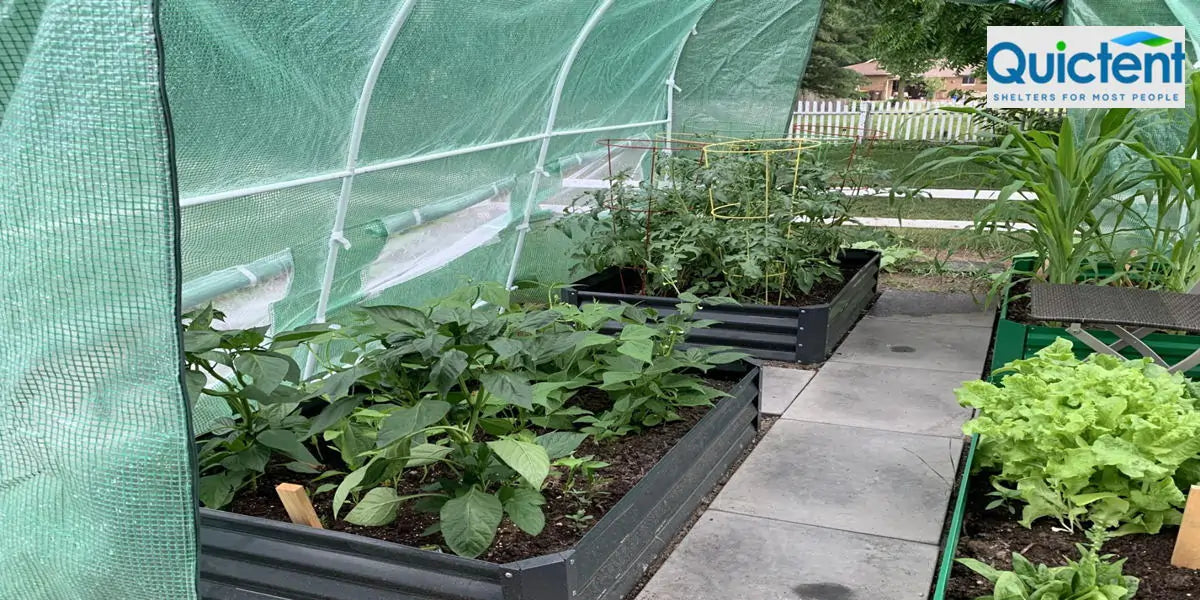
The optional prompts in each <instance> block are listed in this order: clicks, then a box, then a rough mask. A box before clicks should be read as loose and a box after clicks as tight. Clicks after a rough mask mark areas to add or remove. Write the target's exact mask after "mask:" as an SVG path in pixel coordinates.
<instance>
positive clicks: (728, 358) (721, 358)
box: [705, 350, 750, 365]
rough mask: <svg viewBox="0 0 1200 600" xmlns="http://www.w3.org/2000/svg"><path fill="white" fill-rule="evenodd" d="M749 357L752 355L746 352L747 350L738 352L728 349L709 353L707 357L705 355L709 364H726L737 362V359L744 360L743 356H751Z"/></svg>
mask: <svg viewBox="0 0 1200 600" xmlns="http://www.w3.org/2000/svg"><path fill="white" fill-rule="evenodd" d="M749 357H750V355H749V354H746V353H745V352H738V351H736V350H727V351H723V352H714V353H712V354H709V355H708V356H707V357H705V362H707V363H709V364H713V365H724V364H728V363H731V362H736V361H739V360H742V359H743V358H749Z"/></svg>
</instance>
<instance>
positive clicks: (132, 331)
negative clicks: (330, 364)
mask: <svg viewBox="0 0 1200 600" xmlns="http://www.w3.org/2000/svg"><path fill="white" fill-rule="evenodd" d="M153 10H154V6H153V2H151V1H149V0H70V1H67V0H63V1H52V0H50V1H24V0H16V1H11V0H10V1H7V2H3V3H0V35H3V36H4V38H3V40H2V41H0V98H2V99H3V102H2V103H0V111H2V113H3V120H2V121H0V223H3V227H0V305H2V306H3V309H2V310H0V340H3V343H2V344H0V521H2V522H3V526H0V574H2V575H0V598H4V599H6V600H8V599H11V600H111V599H112V598H116V597H119V598H121V599H122V600H164V599H171V600H176V599H183V600H186V599H189V598H195V597H196V581H195V574H196V564H195V562H196V539H195V510H196V509H195V507H196V501H195V498H194V495H193V487H192V486H193V478H192V471H193V469H194V466H193V463H192V458H191V456H190V452H189V449H190V448H191V439H190V433H189V430H188V411H187V407H186V403H185V401H184V399H183V396H182V389H181V386H180V381H179V376H180V373H179V368H180V363H181V355H180V348H179V344H178V322H177V310H178V309H177V306H176V304H177V297H178V290H179V282H178V277H177V275H176V268H177V267H176V265H177V263H176V259H175V256H174V248H175V247H176V231H175V227H174V218H173V215H174V208H173V203H174V202H175V197H174V194H173V191H172V186H171V175H170V163H169V143H168V136H167V130H166V127H165V120H164V111H163V104H162V102H161V96H160V92H161V86H160V85H159V75H160V68H159V59H158V55H157V52H156V31H155V23H154V12H153ZM10 40H12V41H14V42H15V43H10Z"/></svg>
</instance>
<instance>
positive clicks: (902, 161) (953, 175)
mask: <svg viewBox="0 0 1200 600" xmlns="http://www.w3.org/2000/svg"><path fill="white" fill-rule="evenodd" d="M938 146H940V144H929V143H925V142H875V143H874V144H868V145H864V146H863V147H861V148H859V150H858V152H857V153H856V156H855V159H854V167H855V169H856V170H857V169H859V168H870V169H877V170H880V171H887V172H889V173H890V174H891V178H895V177H896V176H898V175H899V174H900V173H902V172H904V171H905V169H907V168H909V167H910V165H911V163H912V162H913V159H915V158H916V157H917V155H918V154H920V153H921V152H922V151H924V150H926V149H928V148H934V147H938ZM850 150H851V146H850V145H849V144H831V145H829V146H826V147H823V148H821V150H820V153H821V155H822V156H823V158H824V159H825V161H826V162H828V163H829V164H830V165H833V166H835V167H845V165H846V164H847V160H848V159H849V156H850ZM954 154H955V152H954V151H951V150H946V156H952V155H954ZM890 181H891V179H890V178H889V177H888V176H886V175H881V176H880V177H866V178H863V179H862V180H861V181H854V182H851V183H852V184H853V183H857V184H859V185H868V186H887V185H890ZM917 183H918V185H919V186H920V187H924V188H947V189H964V190H975V189H999V188H1000V187H1002V184H1001V183H999V181H998V180H997V179H996V178H995V177H993V176H991V175H989V174H988V173H987V172H986V170H984V168H983V167H980V166H977V165H962V166H958V167H954V168H943V169H936V170H932V171H927V172H923V173H922V174H921V177H920V179H919V180H917Z"/></svg>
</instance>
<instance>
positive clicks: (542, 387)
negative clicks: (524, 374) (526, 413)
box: [530, 381, 576, 408]
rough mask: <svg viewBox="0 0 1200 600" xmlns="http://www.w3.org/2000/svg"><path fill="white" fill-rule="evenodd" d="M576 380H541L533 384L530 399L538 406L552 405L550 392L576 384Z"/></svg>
mask: <svg viewBox="0 0 1200 600" xmlns="http://www.w3.org/2000/svg"><path fill="white" fill-rule="evenodd" d="M575 383H576V382H574V381H539V382H537V383H535V384H533V392H532V395H531V397H530V401H531V402H532V403H533V404H537V405H538V406H544V407H547V408H549V407H550V394H552V393H554V392H556V391H558V390H561V389H564V388H569V387H572V386H574V385H575Z"/></svg>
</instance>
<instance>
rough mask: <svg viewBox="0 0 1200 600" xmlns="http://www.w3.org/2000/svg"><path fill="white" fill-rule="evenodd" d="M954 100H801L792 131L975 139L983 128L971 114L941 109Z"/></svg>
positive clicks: (882, 137) (815, 134) (821, 134)
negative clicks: (973, 119)
mask: <svg viewBox="0 0 1200 600" xmlns="http://www.w3.org/2000/svg"><path fill="white" fill-rule="evenodd" d="M944 106H961V103H958V102H954V101H952V100H946V101H927V100H903V101H891V100H876V101H870V100H802V101H800V102H799V103H798V104H797V105H796V112H795V113H794V114H793V119H792V132H793V135H796V136H797V137H809V138H813V137H815V138H821V137H827V136H831V135H832V136H838V137H842V136H854V137H857V138H863V137H866V138H874V139H880V140H926V141H942V142H950V141H958V142H967V141H974V140H976V139H978V138H979V135H980V133H981V131H980V130H979V128H978V127H977V126H976V124H975V123H974V122H973V121H972V119H971V115H967V114H963V113H954V112H949V111H944V110H938V109H940V108H942V107H944Z"/></svg>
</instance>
